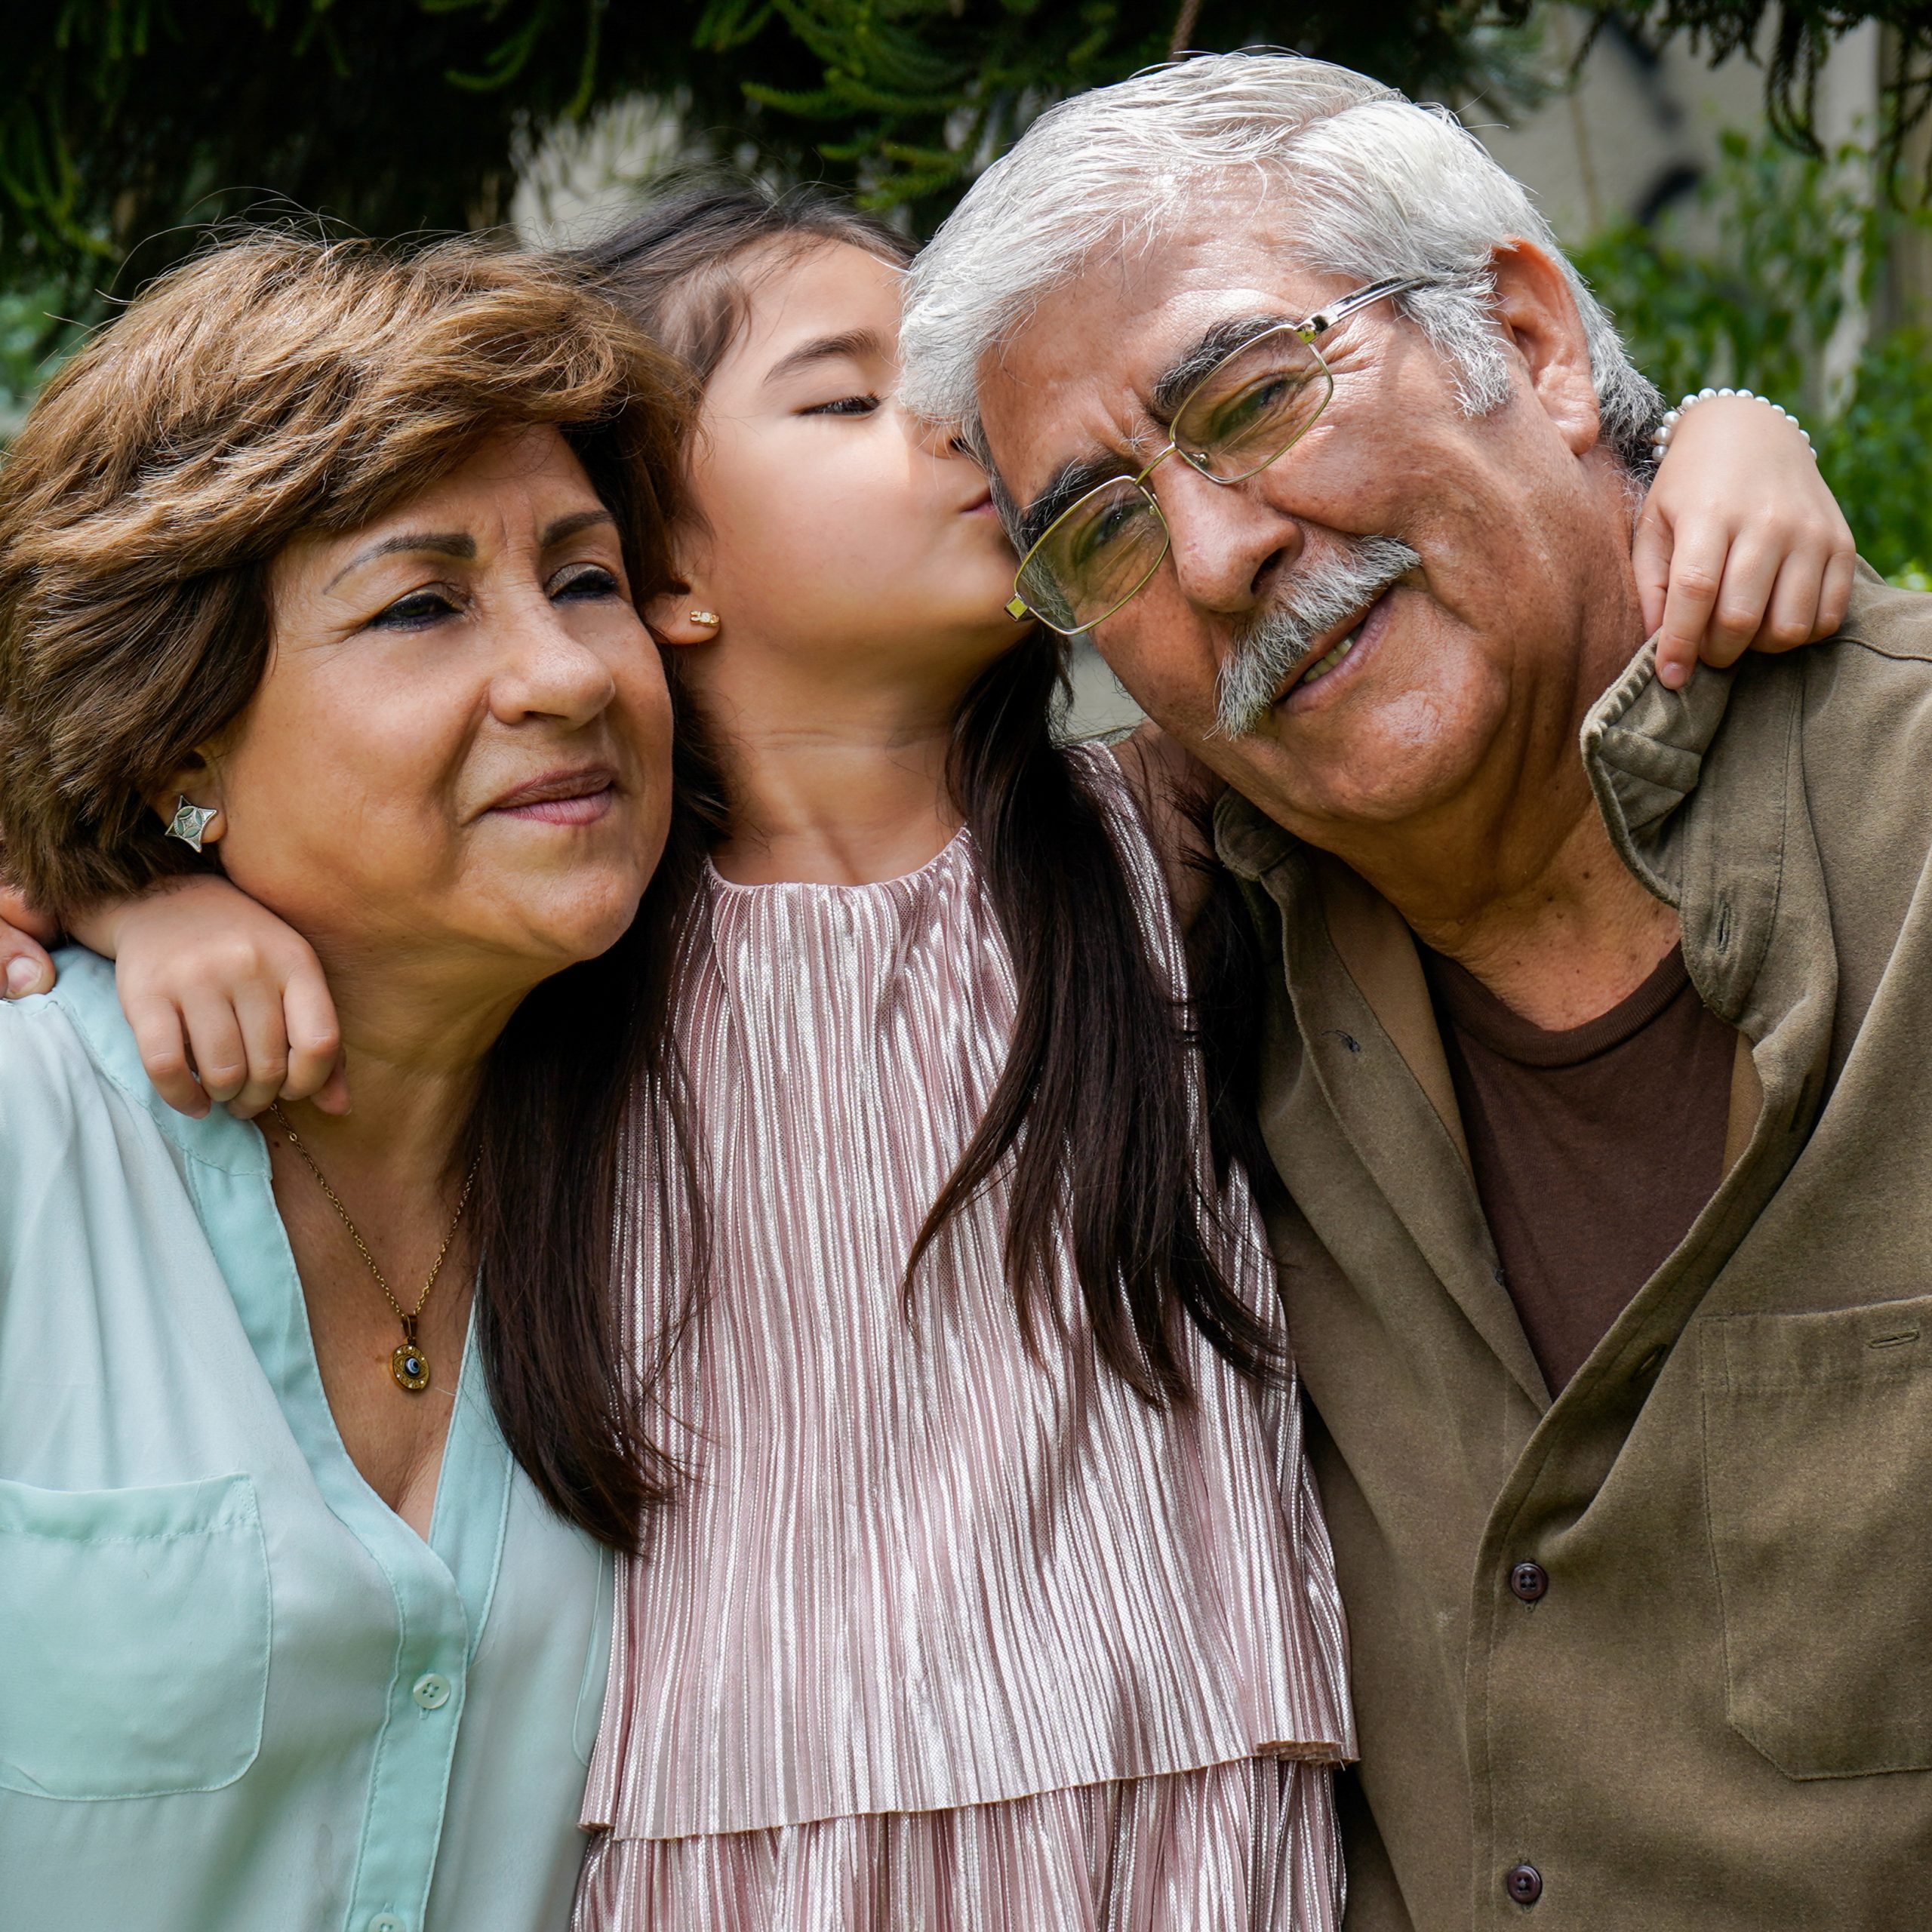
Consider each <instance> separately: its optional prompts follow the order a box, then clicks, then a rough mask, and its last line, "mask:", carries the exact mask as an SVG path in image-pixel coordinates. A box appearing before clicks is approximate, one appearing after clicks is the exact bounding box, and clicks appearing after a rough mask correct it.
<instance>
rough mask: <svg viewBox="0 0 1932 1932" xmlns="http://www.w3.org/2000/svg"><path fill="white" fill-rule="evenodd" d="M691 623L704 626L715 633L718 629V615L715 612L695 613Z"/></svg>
mask: <svg viewBox="0 0 1932 1932" xmlns="http://www.w3.org/2000/svg"><path fill="white" fill-rule="evenodd" d="M691 622H692V623H694V624H702V625H703V626H704V628H705V629H706V630H708V631H715V629H717V628H718V613H717V612H716V611H693V612H692V613H691Z"/></svg>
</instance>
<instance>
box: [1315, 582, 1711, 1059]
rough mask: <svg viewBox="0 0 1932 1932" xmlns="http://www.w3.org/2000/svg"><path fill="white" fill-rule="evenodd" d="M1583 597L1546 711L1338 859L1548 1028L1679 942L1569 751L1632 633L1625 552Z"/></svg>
mask: <svg viewBox="0 0 1932 1932" xmlns="http://www.w3.org/2000/svg"><path fill="white" fill-rule="evenodd" d="M1616 565H1617V568H1616V569H1615V570H1614V571H1611V572H1609V573H1608V574H1607V582H1606V583H1605V584H1604V586H1603V589H1602V593H1601V595H1599V596H1597V597H1595V598H1591V599H1589V600H1586V605H1585V611H1586V616H1585V620H1584V635H1582V636H1581V637H1580V638H1579V640H1578V650H1577V656H1576V657H1575V659H1574V664H1575V675H1574V681H1569V682H1566V683H1561V684H1558V685H1553V686H1548V687H1546V688H1544V689H1543V690H1542V691H1540V692H1533V693H1532V694H1531V699H1530V701H1531V703H1533V704H1534V703H1537V702H1538V701H1539V700H1540V702H1541V703H1542V705H1543V708H1544V709H1545V711H1546V712H1547V714H1548V715H1546V718H1544V719H1543V721H1542V723H1541V724H1540V725H1539V726H1537V727H1535V728H1532V729H1531V731H1528V732H1527V733H1526V734H1524V736H1523V737H1521V738H1519V739H1518V740H1514V741H1512V744H1511V746H1509V747H1508V748H1507V749H1504V748H1501V747H1499V751H1498V754H1497V755H1496V756H1495V757H1494V758H1491V760H1489V761H1487V766H1486V768H1485V769H1484V770H1483V771H1479V772H1478V774H1475V777H1473V779H1472V781H1471V782H1470V783H1469V784H1468V785H1467V786H1464V787H1463V788H1462V789H1461V790H1460V792H1459V793H1458V795H1457V796H1455V797H1454V798H1451V799H1449V800H1447V801H1445V802H1444V804H1443V805H1442V806H1441V808H1439V809H1438V810H1437V811H1434V812H1432V813H1430V814H1427V815H1426V819H1425V820H1424V821H1423V822H1420V823H1415V824H1412V825H1409V826H1404V827H1401V828H1382V829H1380V831H1379V832H1378V833H1377V835H1376V836H1375V837H1374V838H1372V839H1365V840H1364V841H1361V848H1360V849H1359V850H1358V851H1346V850H1343V848H1341V847H1340V845H1338V846H1337V850H1338V851H1341V853H1342V856H1343V857H1346V858H1347V859H1348V860H1349V863H1351V864H1352V865H1353V866H1355V868H1356V869H1357V870H1358V871H1359V872H1361V873H1362V874H1363V875H1364V877H1366V878H1367V879H1368V880H1369V881H1370V883H1371V884H1373V885H1374V886H1375V887H1376V888H1377V890H1378V891H1380V892H1381V893H1382V894H1383V897H1385V898H1386V899H1388V900H1389V902H1390V903H1391V904H1392V905H1393V906H1395V909H1396V910H1397V911H1398V912H1400V913H1401V915H1402V916H1403V918H1404V919H1406V920H1407V922H1408V924H1409V926H1410V928H1411V930H1412V931H1414V933H1415V934H1416V935H1417V937H1418V938H1419V939H1420V940H1422V942H1423V944H1425V945H1426V946H1430V947H1432V948H1433V949H1435V951H1436V952H1440V953H1442V954H1444V955H1446V956H1447V958H1451V959H1454V961H1457V964H1460V965H1462V966H1463V967H1466V968H1467V969H1468V970H1469V971H1470V972H1471V973H1472V974H1475V977H1477V978H1478V979H1479V980H1481V981H1482V983H1484V985H1485V986H1487V987H1488V988H1489V989H1490V990H1491V992H1494V994H1495V995H1496V996H1497V998H1499V999H1500V1000H1501V1001H1503V1004H1505V1005H1506V1006H1508V1007H1509V1008H1511V1009H1512V1011H1515V1012H1516V1013H1518V1014H1521V1016H1522V1017H1524V1019H1526V1020H1530V1021H1531V1022H1532V1023H1534V1024H1535V1025H1537V1026H1542V1027H1544V1028H1546V1029H1549V1030H1551V1031H1552V1032H1555V1031H1561V1030H1562V1029H1566V1028H1569V1027H1572V1026H1582V1025H1583V1024H1585V1023H1586V1022H1588V1021H1589V1020H1594V1019H1596V1018H1597V1017H1598V1016H1599V1015H1601V1014H1604V1013H1607V1012H1608V1011H1610V1010H1611V1008H1613V1007H1614V1006H1616V1005H1617V1004H1618V1003H1619V1002H1620V1001H1622V1000H1623V999H1625V998H1627V997H1628V996H1629V995H1630V994H1631V993H1632V992H1635V990H1636V989H1637V988H1638V986H1641V985H1642V984H1643V983H1644V980H1646V979H1647V978H1648V977H1650V975H1651V973H1652V972H1653V971H1655V969H1656V968H1657V963H1658V961H1660V960H1661V959H1663V958H1664V956H1665V955H1666V954H1667V953H1669V952H1670V950H1671V949H1672V947H1673V946H1675V945H1676V944H1677V943H1678V921H1677V915H1676V913H1675V911H1674V910H1673V909H1672V908H1671V907H1669V906H1666V905H1664V904H1663V903H1661V902H1660V901H1659V900H1656V899H1654V898H1653V897H1651V894H1649V893H1648V892H1647V891H1645V890H1644V888H1643V887H1642V886H1641V885H1640V884H1638V881H1636V879H1635V878H1634V877H1633V876H1632V874H1631V872H1630V871H1629V868H1628V867H1626V866H1625V865H1624V863H1623V861H1622V860H1620V858H1619V857H1617V851H1616V848H1614V846H1613V845H1612V844H1611V841H1610V835H1609V833H1608V832H1607V831H1606V830H1605V829H1604V823H1603V820H1602V818H1601V816H1600V815H1599V814H1598V811H1597V808H1596V801H1595V798H1593V797H1592V795H1591V792H1590V788H1589V780H1588V778H1587V777H1586V775H1585V773H1584V771H1583V761H1582V759H1581V758H1580V755H1578V752H1577V734H1578V732H1579V731H1580V728H1581V726H1582V724H1583V717H1584V715H1586V713H1587V712H1588V711H1589V708H1590V706H1591V705H1592V703H1595V699H1596V697H1597V696H1598V694H1600V693H1601V691H1604V690H1605V689H1607V688H1608V686H1609V685H1611V682H1612V681H1614V679H1615V678H1616V677H1617V675H1618V673H1619V672H1621V671H1622V670H1623V668H1624V666H1626V664H1627V663H1629V659H1630V656H1631V654H1632V651H1634V649H1635V645H1634V643H1633V641H1632V639H1633V638H1636V637H1638V636H1639V635H1641V617H1639V615H1638V612H1637V610H1636V608H1635V593H1634V586H1632V583H1630V582H1629V567H1628V564H1627V561H1626V559H1625V558H1623V557H1622V556H1621V555H1620V556H1619V557H1618V558H1617V559H1616Z"/></svg>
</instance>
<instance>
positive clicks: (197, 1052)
mask: <svg viewBox="0 0 1932 1932" xmlns="http://www.w3.org/2000/svg"><path fill="white" fill-rule="evenodd" d="M180 1010H181V1023H182V1025H183V1028H184V1029H186V1033H187V1035H188V1053H189V1058H190V1059H191V1060H192V1061H193V1062H194V1066H195V1072H196V1074H197V1075H199V1077H200V1079H201V1083H202V1092H203V1093H205V1094H207V1096H208V1098H209V1099H210V1100H213V1101H215V1102H217V1103H220V1104H222V1105H226V1103H228V1102H229V1101H230V1100H233V1099H234V1097H235V1095H236V1094H238V1093H240V1092H241V1091H242V1088H244V1087H245V1086H246V1085H247V1084H248V1042H247V1041H245V1039H244V1038H242V1028H241V1025H240V1023H239V1022H238V1020H236V1018H235V1008H234V1006H233V1004H232V1001H231V1000H230V998H229V995H227V994H226V993H208V992H203V991H202V990H201V989H199V988H197V989H195V991H194V992H192V993H190V994H189V995H188V997H187V998H185V999H183V1001H181V1003H180Z"/></svg>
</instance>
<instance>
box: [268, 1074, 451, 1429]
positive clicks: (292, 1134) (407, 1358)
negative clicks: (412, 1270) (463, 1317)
mask: <svg viewBox="0 0 1932 1932" xmlns="http://www.w3.org/2000/svg"><path fill="white" fill-rule="evenodd" d="M269 1112H270V1113H272V1114H273V1115H275V1118H276V1120H277V1121H279V1122H280V1123H281V1131H282V1132H283V1133H285V1134H287V1135H288V1144H289V1146H291V1147H293V1148H294V1149H295V1151H296V1152H297V1153H298V1154H300V1155H301V1156H302V1159H303V1164H305V1165H306V1167H307V1168H308V1170H309V1172H310V1173H311V1174H313V1175H314V1176H315V1185H316V1186H318V1187H319V1188H320V1189H321V1190H322V1192H324V1193H325V1195H328V1201H329V1205H330V1206H331V1207H333V1208H334V1210H335V1211H336V1212H337V1214H340V1216H341V1217H342V1225H343V1226H344V1227H345V1228H346V1229H348V1230H349V1239H350V1240H351V1241H353V1242H354V1243H355V1251H356V1253H357V1254H359V1255H361V1257H362V1259H363V1261H364V1263H365V1265H366V1266H368V1270H369V1272H370V1273H371V1274H372V1275H374V1276H375V1278H376V1285H377V1287H379V1288H380V1289H381V1290H382V1291H383V1300H385V1301H386V1302H387V1303H389V1306H390V1307H392V1309H395V1317H396V1319H397V1320H398V1321H400V1322H401V1324H402V1340H401V1343H399V1344H398V1346H397V1347H396V1348H395V1349H394V1350H393V1351H392V1353H391V1354H390V1356H389V1373H390V1374H392V1376H394V1377H395V1381H396V1386H397V1387H398V1388H399V1389H408V1391H409V1392H410V1394H411V1395H420V1394H422V1392H423V1390H424V1389H426V1388H428V1387H429V1357H428V1355H426V1354H425V1353H424V1352H423V1349H422V1346H421V1345H420V1343H418V1342H417V1339H416V1324H417V1318H419V1317H420V1315H421V1314H422V1312H423V1304H424V1303H426V1302H427V1301H428V1300H429V1291H430V1290H431V1289H432V1288H433V1287H435V1285H436V1277H437V1276H438V1275H440V1274H441V1272H443V1263H444V1262H445V1260H448V1258H449V1251H450V1244H451V1242H452V1241H454V1240H455V1239H456V1231H457V1229H458V1228H460V1226H462V1225H463V1210H464V1209H465V1208H466V1207H468V1206H469V1190H470V1189H472V1187H474V1186H475V1185H476V1170H477V1168H478V1166H479V1165H481V1162H482V1158H483V1157H482V1155H481V1154H478V1155H477V1157H476V1158H475V1160H474V1161H471V1162H470V1164H469V1178H468V1179H467V1180H466V1181H464V1183H463V1197H462V1198H461V1199H460V1200H459V1201H457V1204H456V1213H455V1214H454V1215H453V1216H452V1217H451V1220H450V1231H449V1232H448V1234H446V1235H444V1237H443V1244H442V1246H441V1247H439V1248H438V1249H437V1251H436V1265H435V1266H434V1267H433V1268H432V1269H430V1270H429V1279H428V1280H427V1281H425V1282H424V1283H423V1292H422V1293H421V1294H420V1295H418V1296H417V1297H416V1306H414V1308H405V1307H404V1306H403V1305H402V1304H401V1302H399V1301H398V1300H396V1298H395V1296H394V1295H393V1294H391V1293H390V1291H389V1283H388V1282H387V1281H386V1280H384V1279H383V1271H382V1270H381V1269H380V1268H378V1267H377V1266H376V1257H374V1255H373V1254H371V1253H370V1252H369V1244H368V1242H366V1241H365V1240H364V1239H363V1238H362V1236H361V1234H360V1232H358V1230H357V1228H356V1226H355V1223H354V1222H353V1221H352V1220H350V1219H349V1210H348V1209H347V1208H346V1207H344V1206H343V1204H342V1197H341V1196H340V1195H339V1194H337V1192H336V1191H335V1189H334V1188H332V1187H331V1186H330V1185H329V1182H328V1175H326V1174H324V1173H323V1172H322V1171H321V1168H318V1167H317V1166H316V1164H315V1155H312V1153H310V1152H309V1150H308V1149H307V1148H306V1147H305V1146H303V1144H302V1140H301V1137H300V1135H299V1134H297V1132H296V1131H295V1130H294V1128H292V1127H291V1126H290V1125H289V1124H288V1115H286V1114H285V1113H284V1112H282V1110H281V1102H280V1101H279V1100H274V1101H271V1102H270V1103H269Z"/></svg>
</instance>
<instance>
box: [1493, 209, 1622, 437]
mask: <svg viewBox="0 0 1932 1932" xmlns="http://www.w3.org/2000/svg"><path fill="white" fill-rule="evenodd" d="M1490 270H1491V274H1492V275H1494V278H1495V283H1496V301H1495V309H1494V313H1495V315H1496V319H1497V323H1498V324H1499V325H1500V327H1501V328H1502V330H1503V334H1505V335H1506V336H1507V337H1509V341H1510V344H1511V346H1512V347H1513V348H1514V349H1515V351H1516V352H1517V354H1518V355H1520V356H1521V358H1522V360H1523V366H1524V371H1525V373H1526V374H1527V376H1528V377H1529V383H1530V388H1531V391H1532V392H1533V393H1534V395H1535V396H1536V398H1537V401H1539V402H1540V403H1541V404H1542V405H1543V410H1544V412H1545V413H1546V414H1547V415H1548V416H1549V420H1551V421H1552V423H1555V425H1556V426H1557V429H1558V432H1560V433H1561V435H1562V437H1563V440H1564V441H1565V442H1566V443H1567V444H1568V445H1569V446H1570V449H1571V454H1574V455H1576V456H1583V455H1584V454H1586V453H1587V452H1588V451H1591V450H1592V449H1594V448H1595V447H1596V445H1597V439H1598V435H1599V433H1600V423H1599V420H1598V410H1597V389H1596V382H1595V378H1594V377H1592V374H1591V373H1590V346H1589V338H1588V337H1586V335H1585V334H1584V333H1583V318H1582V317H1581V316H1580V315H1578V314H1577V302H1576V297H1574V295H1573V294H1571V289H1570V284H1569V282H1568V281H1567V278H1565V277H1564V273H1563V270H1562V269H1561V267H1560V266H1558V263H1557V261H1556V260H1555V257H1554V256H1552V254H1550V253H1549V251H1548V250H1547V249H1546V248H1539V247H1538V246H1537V244H1536V243H1535V242H1525V241H1523V240H1521V239H1520V238H1518V239H1517V240H1514V241H1509V242H1503V243H1501V244H1500V245H1498V246H1497V248H1495V249H1494V250H1493V251H1491V255H1490Z"/></svg>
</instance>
